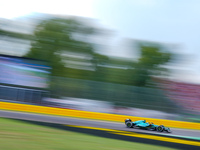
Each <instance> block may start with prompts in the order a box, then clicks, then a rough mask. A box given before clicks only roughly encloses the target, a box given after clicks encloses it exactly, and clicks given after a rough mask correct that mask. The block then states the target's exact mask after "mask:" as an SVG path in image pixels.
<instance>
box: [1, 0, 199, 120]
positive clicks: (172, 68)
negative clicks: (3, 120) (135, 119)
mask: <svg viewBox="0 0 200 150" xmlns="http://www.w3.org/2000/svg"><path fill="white" fill-rule="evenodd" d="M199 3H200V2H199V1H195V0H193V1H186V0H182V1H172V0H169V1H158V0H140V1H137V0H131V1H129V0H126V1H124V0H84V1H78V0H73V1H69V0H56V1H54V0H52V1H47V0H42V1H37V0H34V1H29V2H28V1H27V2H25V1H22V0H17V1H11V0H7V1H1V5H0V100H1V101H9V102H15V103H28V104H33V105H45V106H51V107H60V108H66V109H78V110H87V111H96V112H105V113H114V114H124V115H133V116H141V117H151V118H161V119H172V120H184V121H195V122H200V119H199V118H200V55H199V52H198V49H199V48H200V44H199V41H198V39H199V35H200V30H199V24H200V19H199V16H200V11H199V8H198V7H197V6H198V4H199Z"/></svg>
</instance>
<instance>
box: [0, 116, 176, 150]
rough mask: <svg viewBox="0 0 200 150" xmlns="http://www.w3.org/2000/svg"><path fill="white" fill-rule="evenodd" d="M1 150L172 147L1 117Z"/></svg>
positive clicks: (123, 149)
mask: <svg viewBox="0 0 200 150" xmlns="http://www.w3.org/2000/svg"><path fill="white" fill-rule="evenodd" d="M0 149H1V150H133V149H134V150H145V149H148V150H161V149H162V150H172V148H167V147H161V146H155V145H149V144H141V143H134V142H127V141H121V140H115V139H109V138H102V137H97V136H92V135H87V134H82V133H77V132H71V131H65V130H59V129H54V128H51V127H44V126H40V125H34V124H29V123H24V122H21V121H18V120H12V119H5V118H0Z"/></svg>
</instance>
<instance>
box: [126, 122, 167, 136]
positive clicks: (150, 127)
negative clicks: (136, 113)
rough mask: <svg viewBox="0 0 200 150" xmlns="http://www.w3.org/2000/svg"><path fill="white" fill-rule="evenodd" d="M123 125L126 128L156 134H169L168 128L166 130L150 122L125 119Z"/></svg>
mask: <svg viewBox="0 0 200 150" xmlns="http://www.w3.org/2000/svg"><path fill="white" fill-rule="evenodd" d="M125 124H126V126H127V127H128V128H140V129H146V130H152V131H158V132H163V131H166V132H168V133H170V132H171V130H170V128H167V127H165V126H163V125H155V124H154V123H152V122H146V120H138V121H131V119H126V120H125Z"/></svg>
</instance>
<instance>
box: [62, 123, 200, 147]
mask: <svg viewBox="0 0 200 150" xmlns="http://www.w3.org/2000/svg"><path fill="white" fill-rule="evenodd" d="M65 126H69V127H76V128H84V129H93V130H101V131H107V132H110V133H112V134H118V135H125V136H130V137H137V138H145V139H151V140H158V141H164V142H172V143H179V144H187V145H193V146H200V142H197V141H189V140H183V139H176V138H169V137H162V136H156V135H148V134H139V133H134V132H129V131H122V130H115V129H106V128H97V127H87V126H77V125H65Z"/></svg>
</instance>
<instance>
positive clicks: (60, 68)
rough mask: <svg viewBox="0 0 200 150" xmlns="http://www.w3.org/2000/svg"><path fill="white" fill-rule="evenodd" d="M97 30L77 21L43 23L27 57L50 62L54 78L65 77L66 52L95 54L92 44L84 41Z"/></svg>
mask: <svg viewBox="0 0 200 150" xmlns="http://www.w3.org/2000/svg"><path fill="white" fill-rule="evenodd" d="M94 33H95V29H94V28H93V27H90V26H89V25H87V24H84V23H82V22H81V21H79V20H77V19H65V18H52V19H48V20H44V21H42V22H41V23H40V24H39V25H38V26H37V27H36V29H35V31H34V40H33V41H32V44H31V49H30V51H29V52H28V53H27V54H26V55H25V56H26V57H30V58H36V59H41V60H45V61H48V62H49V65H50V66H51V67H52V72H51V73H52V75H53V76H64V73H65V61H63V54H65V52H73V53H88V54H92V53H93V47H92V44H91V43H89V42H85V41H84V40H85V39H87V37H88V36H89V35H91V34H94Z"/></svg>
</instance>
